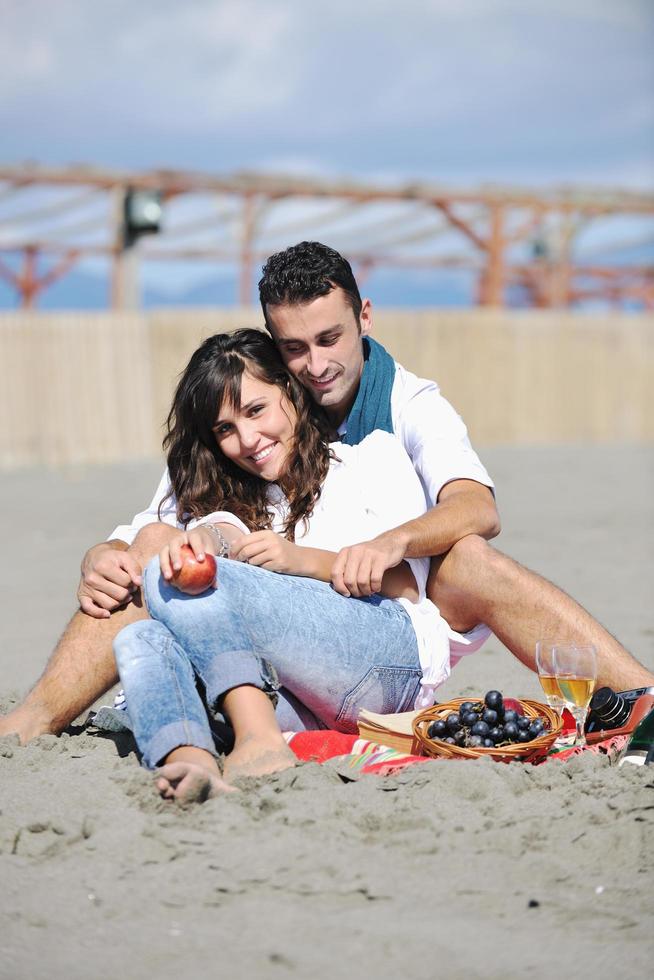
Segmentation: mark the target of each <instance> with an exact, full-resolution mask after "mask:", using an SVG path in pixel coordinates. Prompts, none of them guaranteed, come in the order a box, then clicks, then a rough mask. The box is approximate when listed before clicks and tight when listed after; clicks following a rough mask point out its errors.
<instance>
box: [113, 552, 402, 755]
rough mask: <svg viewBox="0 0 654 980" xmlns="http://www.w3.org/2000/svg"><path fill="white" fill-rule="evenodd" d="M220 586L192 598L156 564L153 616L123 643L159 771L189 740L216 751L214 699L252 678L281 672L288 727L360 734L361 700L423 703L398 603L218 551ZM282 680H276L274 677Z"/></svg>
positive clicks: (135, 703)
mask: <svg viewBox="0 0 654 980" xmlns="http://www.w3.org/2000/svg"><path fill="white" fill-rule="evenodd" d="M217 564H218V576H217V578H218V588H217V589H215V590H211V591H208V592H205V593H203V594H202V595H200V596H188V595H185V594H184V593H182V592H180V591H179V590H178V589H176V588H174V587H173V586H170V585H168V584H167V583H166V581H165V580H164V579H163V578H162V576H161V575H160V571H159V561H158V559H154V560H153V561H152V562H150V564H149V565H148V567H147V569H146V572H145V576H144V593H145V599H146V602H147V606H148V610H149V612H150V615H151V617H152V620H142V621H140V622H138V623H133V624H132V625H131V626H128V627H126V628H125V629H124V630H122V632H121V633H119V635H118V637H117V638H116V640H115V643H114V651H115V654H116V661H117V664H118V670H119V673H120V677H121V682H122V684H123V688H124V690H125V694H126V697H127V710H128V712H129V716H130V720H131V725H132V729H133V732H134V735H135V738H136V741H137V744H138V746H139V749H140V751H141V752H142V754H143V762H144V764H145V765H146V766H148V767H150V768H152V767H154V766H156V765H157V763H158V762H160V761H161V759H163V758H164V756H166V755H167V754H168V753H169V752H171V751H172V750H173V749H174V748H176V747H177V746H179V745H194V746H197V747H199V748H204V749H207V750H208V751H210V752H213V751H214V743H213V738H212V735H211V730H210V727H209V723H208V719H207V713H206V706H205V704H204V702H203V700H202V698H201V696H200V694H199V692H198V689H197V686H196V679H197V678H199V680H200V681H201V684H202V685H203V686H204V689H205V691H206V705H207V706H208V707H209V709H210V710H211V711H216V710H218V711H219V710H220V702H221V699H222V697H223V695H224V694H225V693H226V692H227V691H229V690H231V689H232V688H234V687H237V686H239V685H242V684H250V685H254V686H255V687H259V688H261V689H262V690H269V689H270V686H271V683H270V670H269V667H268V665H271V666H272V668H273V670H274V673H276V675H277V677H278V679H279V685H278V687H279V700H278V703H277V707H276V709H275V710H276V715H277V720H278V722H279V724H280V727H281V728H282V730H292V731H298V730H305V729H312V728H324V727H327V728H335V729H337V730H338V731H343V732H356V721H357V717H358V713H359V709H360V708H362V707H365V708H368V709H370V710H372V711H378V712H392V711H403V710H408V709H410V708H412V707H413V701H414V698H415V696H416V693H417V691H418V687H419V684H420V678H421V670H420V663H419V657H418V647H417V642H416V638H415V633H414V631H413V627H412V625H411V621H410V619H409V616H408V614H407V613H406V611H405V610H404V609H403V608H402V606H401V605H400V604H399V603H398V602H394V601H393V600H392V599H384V598H381V597H379V596H372V597H370V598H366V599H354V598H345V597H344V596H341V595H339V594H338V593H337V592H334V590H333V589H332V588H331V586H330V585H329V584H327V583H324V582H317V581H315V580H314V579H309V578H300V577H296V576H292V575H281V574H277V573H275V572H268V571H266V570H264V569H260V568H256V567H254V566H252V565H247V564H244V563H242V562H237V561H231V560H229V559H223V558H219V559H217ZM275 686H277V685H275Z"/></svg>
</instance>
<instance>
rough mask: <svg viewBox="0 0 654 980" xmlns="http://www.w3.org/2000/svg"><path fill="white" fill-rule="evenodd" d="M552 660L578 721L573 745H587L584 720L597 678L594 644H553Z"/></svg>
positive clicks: (569, 705) (557, 677) (559, 683)
mask: <svg viewBox="0 0 654 980" xmlns="http://www.w3.org/2000/svg"><path fill="white" fill-rule="evenodd" d="M552 660H553V664H554V676H555V677H556V683H557V686H558V688H559V691H560V693H561V696H562V697H563V700H564V701H565V704H566V707H567V708H568V709H569V710H570V712H571V713H572V715H573V717H574V720H575V723H576V727H577V731H576V734H575V740H574V745H585V744H586V735H585V733H584V723H585V721H586V715H587V714H588V705H589V703H590V699H591V697H592V695H593V688H594V687H595V680H596V679H597V651H596V649H595V647H594V646H576V645H573V644H554V646H553V647H552Z"/></svg>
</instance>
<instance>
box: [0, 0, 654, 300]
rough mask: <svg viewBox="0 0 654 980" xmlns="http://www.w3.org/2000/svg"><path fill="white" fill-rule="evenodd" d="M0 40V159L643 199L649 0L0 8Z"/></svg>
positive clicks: (157, 2)
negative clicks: (582, 188)
mask: <svg viewBox="0 0 654 980" xmlns="http://www.w3.org/2000/svg"><path fill="white" fill-rule="evenodd" d="M0 27H1V29H0V133H1V134H2V136H1V139H0V162H3V163H12V164H15V163H20V162H22V161H25V160H34V161H37V162H39V163H50V164H68V163H79V162H82V163H90V164H95V165H99V166H108V167H115V168H126V169H129V168H134V169H147V168H153V167H169V168H189V169H194V170H203V171H211V172H217V173H229V172H233V171H237V170H257V171H267V172H277V173H289V172H292V173H296V174H302V175H307V176H312V175H313V176H330V177H351V178H354V179H359V180H370V181H375V182H379V183H399V182H405V181H409V180H412V179H426V180H430V181H434V182H439V183H445V184H451V185H453V186H455V187H472V186H475V185H477V184H479V183H485V182H492V183H499V184H519V185H538V186H552V185H556V184H562V183H575V184H584V185H589V184H590V185H595V186H600V187H623V188H639V189H648V190H651V189H652V188H654V57H652V52H653V51H654V3H652V0H547V2H544V0H403V2H402V3H401V4H399V3H397V2H390V0H359V2H358V3H354V2H352V0H331V2H330V3H326V2H324V0H323V2H320V3H318V2H315V0H302V2H300V0H184V2H179V0H137V2H134V0H94V2H92V3H89V2H88V0H56V2H53V0H0ZM155 278H156V276H155ZM0 302H1V298H0Z"/></svg>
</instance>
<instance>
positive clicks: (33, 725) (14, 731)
mask: <svg viewBox="0 0 654 980" xmlns="http://www.w3.org/2000/svg"><path fill="white" fill-rule="evenodd" d="M50 734H53V732H52V729H51V727H50V726H49V725H48V724H46V723H45V722H44V721H43V720H42V719H41V718H39V717H38V716H37V715H36V714H35V713H34V712H32V711H30V710H29V709H28V708H25V707H24V705H19V706H18V707H17V708H14V710H13V711H10V712H9V714H6V715H2V716H0V737H2V736H3V735H18V738H19V739H20V744H21V745H26V744H27V742H31V740H32V739H33V738H38V737H39V735H50Z"/></svg>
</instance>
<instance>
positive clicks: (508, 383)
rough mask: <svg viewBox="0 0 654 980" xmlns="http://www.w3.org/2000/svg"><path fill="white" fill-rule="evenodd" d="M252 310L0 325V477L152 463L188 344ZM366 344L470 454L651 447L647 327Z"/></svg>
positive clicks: (457, 314) (506, 329) (60, 317)
mask: <svg viewBox="0 0 654 980" xmlns="http://www.w3.org/2000/svg"><path fill="white" fill-rule="evenodd" d="M260 322H261V315H260V313H259V311H258V310H193V311H190V310H182V311H156V312H148V313H138V314H116V313H57V314H43V313H40V314H37V313H4V314H1V315H0V406H1V409H2V419H3V424H2V427H1V431H0V468H2V469H5V470H7V469H12V468H16V467H22V466H31V465H38V464H48V465H52V466H65V465H76V464H86V463H109V462H116V461H125V460H134V459H142V458H147V457H152V456H156V455H157V454H158V453H159V452H160V444H161V432H162V422H163V419H164V418H165V416H166V413H167V411H168V407H169V403H170V397H171V393H172V389H173V386H174V383H175V379H176V377H177V376H178V374H179V372H180V371H181V370H182V368H183V367H184V365H185V363H186V361H187V360H188V358H189V356H190V354H191V353H192V351H193V350H194V349H195V347H196V346H197V344H198V343H199V341H200V340H201V339H202V338H203V337H206V336H208V335H209V334H211V333H215V332H218V331H221V330H231V329H234V328H236V327H238V326H257V325H259V324H260ZM374 334H375V336H376V337H377V339H379V340H380V341H381V342H382V343H383V344H385V345H386V347H387V348H388V349H389V350H390V351H391V353H392V354H393V355H394V356H395V357H396V358H397V359H398V360H399V361H401V362H402V363H403V364H404V365H405V367H407V368H409V369H410V370H412V371H415V372H416V373H417V374H420V375H422V376H423V377H429V378H434V379H436V380H437V381H438V382H439V384H440V385H441V388H442V390H443V393H444V394H445V395H446V397H447V398H449V400H450V401H451V402H452V403H453V405H454V406H455V407H456V409H457V411H459V413H460V414H461V415H462V416H463V418H464V419H465V421H466V423H467V425H468V429H469V431H470V435H471V438H472V440H473V442H474V443H475V444H478V445H489V444H501V443H504V444H513V445H525V444H539V443H540V444H547V443H550V444H553V443H558V444H562V443H575V442H591V443H602V442H652V441H654V316H652V315H624V314H622V315H615V316H614V315H611V316H594V315H593V316H591V315H577V314H569V313H560V312H550V311H547V312H545V311H543V312H541V311H531V310H530V311H528V312H524V313H522V312H519V313H518V312H516V313H507V312H505V311H501V312H491V311H483V310H465V311H388V310H385V311H383V312H377V314H376V317H375V330H374Z"/></svg>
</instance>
